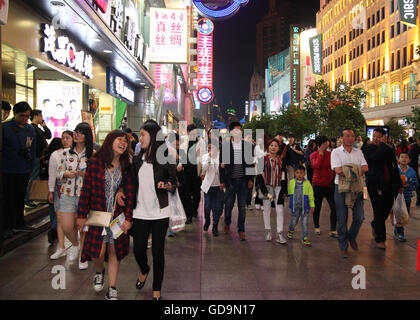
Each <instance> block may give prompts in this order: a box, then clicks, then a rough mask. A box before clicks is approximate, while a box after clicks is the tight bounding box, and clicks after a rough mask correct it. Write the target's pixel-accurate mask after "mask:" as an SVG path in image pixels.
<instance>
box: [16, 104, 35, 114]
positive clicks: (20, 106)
mask: <svg viewBox="0 0 420 320" xmlns="http://www.w3.org/2000/svg"><path fill="white" fill-rule="evenodd" d="M31 110H32V108H31V106H30V105H29V104H28V103H27V102H26V101H21V102H18V103H16V104H15V106H14V107H13V113H14V114H16V113H21V112H26V111H31Z"/></svg>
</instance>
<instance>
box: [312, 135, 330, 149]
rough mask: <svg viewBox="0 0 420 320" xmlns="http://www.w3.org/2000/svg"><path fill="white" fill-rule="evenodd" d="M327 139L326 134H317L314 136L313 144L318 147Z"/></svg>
mask: <svg viewBox="0 0 420 320" xmlns="http://www.w3.org/2000/svg"><path fill="white" fill-rule="evenodd" d="M327 141H329V139H328V138H327V137H326V136H318V137H316V138H315V144H316V145H317V146H318V147H320V146H321V145H322V144H324V143H325V142H327Z"/></svg>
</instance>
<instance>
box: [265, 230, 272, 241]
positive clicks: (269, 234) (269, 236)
mask: <svg viewBox="0 0 420 320" xmlns="http://www.w3.org/2000/svg"><path fill="white" fill-rule="evenodd" d="M265 241H271V230H265Z"/></svg>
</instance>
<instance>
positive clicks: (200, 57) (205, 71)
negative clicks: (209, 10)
mask: <svg viewBox="0 0 420 320" xmlns="http://www.w3.org/2000/svg"><path fill="white" fill-rule="evenodd" d="M197 31H198V32H197V33H198V41H197V68H198V71H197V91H198V92H197V97H198V100H199V101H200V102H201V103H209V102H211V101H212V100H213V97H214V94H213V31H214V25H213V22H211V20H209V19H207V18H203V19H200V20H199V21H198V24H197Z"/></svg>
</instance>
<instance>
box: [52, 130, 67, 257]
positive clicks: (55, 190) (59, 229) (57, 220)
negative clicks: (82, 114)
mask: <svg viewBox="0 0 420 320" xmlns="http://www.w3.org/2000/svg"><path fill="white" fill-rule="evenodd" d="M54 139H58V138H54ZM54 139H53V140H52V141H54ZM52 141H51V143H50V145H49V147H48V154H50V156H49V157H48V191H49V192H48V202H49V205H50V221H51V230H55V231H50V232H51V233H53V234H54V236H53V238H57V239H58V248H57V251H56V252H55V253H53V254H52V255H51V256H50V259H51V260H56V259H59V258H61V257H64V256H65V255H66V254H67V253H66V248H65V247H64V232H63V226H62V222H61V220H62V218H61V216H60V215H59V211H60V209H59V205H60V198H59V190H60V187H61V185H60V179H58V171H57V168H58V164H59V163H60V159H61V156H62V154H63V149H67V148H70V147H71V145H72V144H73V131H70V130H66V131H64V132H63V133H62V134H61V147H60V148H59V149H58V150H55V151H54V149H53V148H52V146H53V143H52ZM47 156H48V155H47ZM54 227H55V228H54ZM49 238H50V233H48V239H49Z"/></svg>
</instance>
